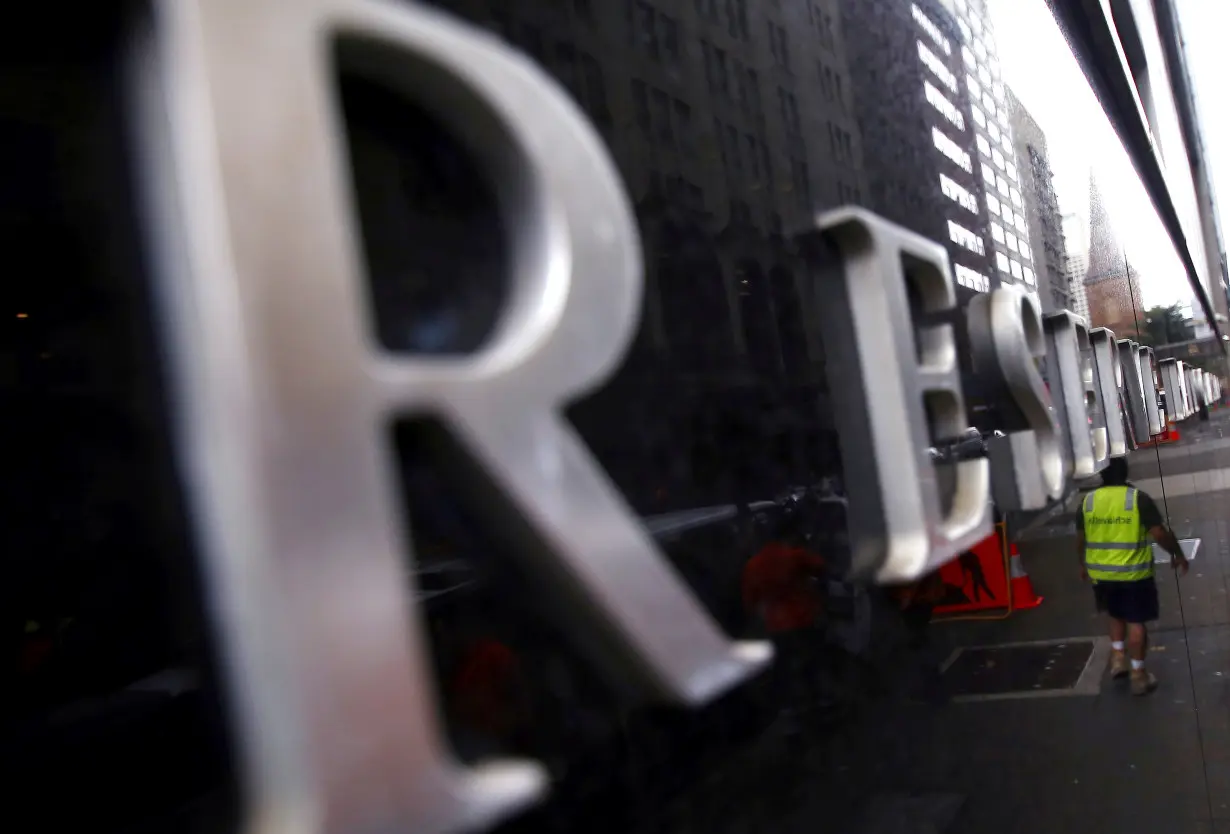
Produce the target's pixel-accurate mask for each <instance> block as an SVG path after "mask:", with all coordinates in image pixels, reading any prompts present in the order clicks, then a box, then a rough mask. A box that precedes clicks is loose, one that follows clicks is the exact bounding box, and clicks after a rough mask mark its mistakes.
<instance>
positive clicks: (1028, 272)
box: [1021, 266, 1037, 287]
mask: <svg viewBox="0 0 1230 834" xmlns="http://www.w3.org/2000/svg"><path fill="white" fill-rule="evenodd" d="M1021 272H1023V273H1024V274H1025V283H1026V284H1029V286H1031V287H1033V286H1036V285H1037V281H1036V280H1034V271H1033V270H1032V269H1030V268H1029V267H1027V266H1024V267H1021Z"/></svg>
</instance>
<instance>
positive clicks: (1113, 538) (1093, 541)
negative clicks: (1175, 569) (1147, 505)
mask: <svg viewBox="0 0 1230 834" xmlns="http://www.w3.org/2000/svg"><path fill="white" fill-rule="evenodd" d="M1138 494H1139V493H1138V492H1137V490H1136V489H1135V488H1134V487H1128V486H1106V487H1100V488H1098V489H1095V490H1094V491H1093V492H1091V493H1089V494H1088V495H1087V496H1085V569H1086V570H1087V571H1089V578H1090V579H1092V580H1093V581H1094V582H1130V581H1132V580H1134V579H1148V578H1149V577H1150V576H1152V575H1153V548H1152V547H1151V546H1150V544H1149V534H1148V531H1147V530H1145V528H1144V526H1143V525H1142V524H1141V523H1140V508H1139V506H1137V495H1138Z"/></svg>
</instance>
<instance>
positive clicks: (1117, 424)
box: [1089, 327, 1128, 458]
mask: <svg viewBox="0 0 1230 834" xmlns="http://www.w3.org/2000/svg"><path fill="white" fill-rule="evenodd" d="M1089 343H1090V345H1091V346H1092V347H1093V366H1094V371H1095V373H1096V376H1097V382H1098V390H1099V391H1100V392H1101V393H1102V414H1103V416H1104V417H1105V420H1106V439H1107V454H1108V456H1109V457H1112V458H1120V457H1123V456H1124V455H1126V454H1127V451H1128V450H1127V435H1126V432H1125V431H1124V425H1123V403H1122V398H1121V397H1120V395H1119V390H1120V389H1121V388H1122V387H1123V371H1122V370H1121V369H1120V368H1119V351H1118V349H1117V348H1116V347H1115V333H1114V331H1112V330H1107V329H1106V328H1105V327H1095V328H1094V329H1093V330H1090V331H1089Z"/></svg>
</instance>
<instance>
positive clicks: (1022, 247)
mask: <svg viewBox="0 0 1230 834" xmlns="http://www.w3.org/2000/svg"><path fill="white" fill-rule="evenodd" d="M991 238H992V239H993V240H994V241H995V242H996V243H1002V244H1003V245H1004V246H1007V247H1008V249H1010V250H1011V251H1013V252H1015V253H1017V254H1019V255H1023V256H1024V257H1025V258H1026V259H1029V260H1032V258H1030V257H1029V256H1030V251H1029V244H1028V243H1027V242H1026V236H1025V235H1022V236H1021V237H1019V238H1018V237H1017V236H1016V235H1015V234H1013V233H1012V232H1008V231H1005V230H1004V227H1003V226H1001V225H999V224H998V223H996V222H995V221H991Z"/></svg>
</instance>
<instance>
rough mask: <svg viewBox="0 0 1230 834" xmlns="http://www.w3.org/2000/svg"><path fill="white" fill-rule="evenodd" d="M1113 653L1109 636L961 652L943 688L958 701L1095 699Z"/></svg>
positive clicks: (947, 671) (947, 666)
mask: <svg viewBox="0 0 1230 834" xmlns="http://www.w3.org/2000/svg"><path fill="white" fill-rule="evenodd" d="M1109 649H1110V646H1109V643H1107V642H1106V639H1105V638H1073V639H1070V640H1050V641H1044V642H1039V643H1016V644H1008V645H1002V646H983V647H976V648H962V649H957V650H956V651H955V652H953V654H952V656H951V657H949V659H948V662H947V663H945V665H944V669H943V679H944V685H945V689H946V691H947V692H948V693H949V694H950V696H951V697H952V699H953V700H954V701H989V700H1004V699H1009V698H1038V697H1055V696H1062V695H1096V694H1097V692H1098V689H1099V687H1100V684H1101V677H1102V675H1101V672H1102V667H1103V666H1105V664H1106V659H1107V655H1108V654H1109Z"/></svg>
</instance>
